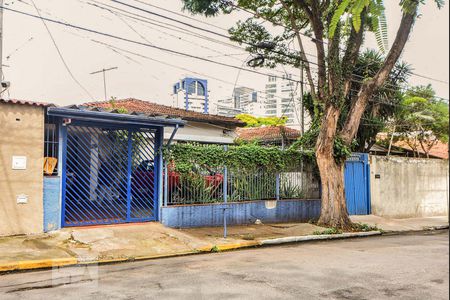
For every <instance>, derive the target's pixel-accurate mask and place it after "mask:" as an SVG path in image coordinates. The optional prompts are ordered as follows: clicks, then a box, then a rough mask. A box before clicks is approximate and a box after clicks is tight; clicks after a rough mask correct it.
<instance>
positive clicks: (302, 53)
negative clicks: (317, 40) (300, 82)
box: [280, 0, 317, 101]
mask: <svg viewBox="0 0 450 300" xmlns="http://www.w3.org/2000/svg"><path fill="white" fill-rule="evenodd" d="M280 3H281V4H282V5H283V7H284V8H285V9H286V11H287V13H288V15H289V20H290V22H291V26H292V28H293V29H294V32H295V35H296V37H297V42H298V44H299V46H300V56H301V59H302V62H303V64H304V66H305V70H306V77H307V78H308V83H309V87H310V90H311V96H312V97H313V99H314V101H316V100H317V94H316V88H315V86H314V79H313V77H312V73H311V67H310V65H309V60H308V58H307V57H306V53H305V48H304V46H303V41H302V37H301V35H300V29H299V28H298V26H297V23H296V22H295V17H294V14H293V13H292V11H291V10H290V9H289V7H288V5H287V4H286V2H285V1H284V0H280Z"/></svg>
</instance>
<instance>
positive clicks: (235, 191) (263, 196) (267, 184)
mask: <svg viewBox="0 0 450 300" xmlns="http://www.w3.org/2000/svg"><path fill="white" fill-rule="evenodd" d="M256 182H257V183H258V184H255V183H256ZM231 184H232V186H231V189H230V190H231V191H232V192H231V194H230V195H229V199H230V200H231V201H235V202H236V201H243V200H245V201H248V200H269V199H270V200H272V199H275V197H276V189H275V187H276V177H275V176H274V173H272V172H269V173H267V172H248V173H246V172H240V173H235V174H233V180H232V181H231Z"/></svg>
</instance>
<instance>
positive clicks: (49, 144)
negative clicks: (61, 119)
mask: <svg viewBox="0 0 450 300" xmlns="http://www.w3.org/2000/svg"><path fill="white" fill-rule="evenodd" d="M44 131H45V132H44V175H45V176H58V175H59V173H58V164H59V128H58V120H57V119H56V118H55V117H51V116H45V127H44Z"/></svg>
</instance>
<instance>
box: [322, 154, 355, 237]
mask: <svg viewBox="0 0 450 300" xmlns="http://www.w3.org/2000/svg"><path fill="white" fill-rule="evenodd" d="M317 163H318V165H319V170H320V174H321V175H320V178H321V180H322V212H321V215H320V219H319V225H323V226H327V227H333V228H339V229H344V230H349V229H351V228H352V222H351V220H350V218H349V216H348V211H347V203H346V200H345V184H344V167H345V163H339V164H338V163H336V162H335V159H334V157H333V155H331V156H329V155H325V156H323V157H322V156H317Z"/></svg>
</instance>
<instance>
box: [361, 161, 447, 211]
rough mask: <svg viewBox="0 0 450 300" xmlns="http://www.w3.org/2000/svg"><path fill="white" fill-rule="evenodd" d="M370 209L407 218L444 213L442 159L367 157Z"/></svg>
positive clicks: (444, 182) (444, 174)
mask: <svg viewBox="0 0 450 300" xmlns="http://www.w3.org/2000/svg"><path fill="white" fill-rule="evenodd" d="M370 160H371V162H370V165H371V166H370V168H371V174H370V175H371V195H372V213H373V214H375V215H378V216H383V217H392V218H409V217H430V216H443V215H447V210H448V180H449V178H448V172H449V166H448V161H446V160H437V159H414V158H404V157H381V156H371V157H370Z"/></svg>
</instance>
